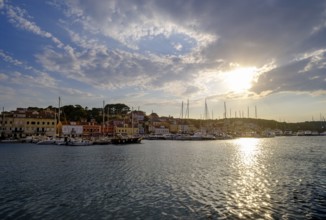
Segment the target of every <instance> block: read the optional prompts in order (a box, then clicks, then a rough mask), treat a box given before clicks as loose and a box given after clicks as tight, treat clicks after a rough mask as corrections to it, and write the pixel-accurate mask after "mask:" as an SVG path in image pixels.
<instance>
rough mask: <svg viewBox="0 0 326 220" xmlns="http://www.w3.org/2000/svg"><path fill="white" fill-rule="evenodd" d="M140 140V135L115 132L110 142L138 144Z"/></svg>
mask: <svg viewBox="0 0 326 220" xmlns="http://www.w3.org/2000/svg"><path fill="white" fill-rule="evenodd" d="M141 140H142V138H141V137H136V136H127V135H122V134H116V136H115V137H114V138H112V139H111V143H112V144H139V143H140V142H141Z"/></svg>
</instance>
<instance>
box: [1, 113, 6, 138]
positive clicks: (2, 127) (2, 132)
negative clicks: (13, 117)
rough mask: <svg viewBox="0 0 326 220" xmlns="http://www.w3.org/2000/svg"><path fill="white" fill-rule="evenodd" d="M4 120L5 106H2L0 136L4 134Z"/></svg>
mask: <svg viewBox="0 0 326 220" xmlns="http://www.w3.org/2000/svg"><path fill="white" fill-rule="evenodd" d="M4 120H5V107H2V121H1V136H2V135H3V136H5V130H4V126H3V125H4Z"/></svg>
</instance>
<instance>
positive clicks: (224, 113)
mask: <svg viewBox="0 0 326 220" xmlns="http://www.w3.org/2000/svg"><path fill="white" fill-rule="evenodd" d="M224 118H225V119H226V103H225V102H224Z"/></svg>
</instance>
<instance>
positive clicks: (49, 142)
mask: <svg viewBox="0 0 326 220" xmlns="http://www.w3.org/2000/svg"><path fill="white" fill-rule="evenodd" d="M36 144H39V145H52V144H56V140H55V139H52V138H49V139H46V140H41V141H38V142H37V143H36Z"/></svg>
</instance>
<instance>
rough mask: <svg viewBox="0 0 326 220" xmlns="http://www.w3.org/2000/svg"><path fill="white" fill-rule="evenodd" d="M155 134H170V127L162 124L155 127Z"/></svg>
mask: <svg viewBox="0 0 326 220" xmlns="http://www.w3.org/2000/svg"><path fill="white" fill-rule="evenodd" d="M154 134H156V135H164V134H170V130H169V128H166V127H164V126H160V127H158V128H154Z"/></svg>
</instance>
